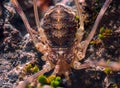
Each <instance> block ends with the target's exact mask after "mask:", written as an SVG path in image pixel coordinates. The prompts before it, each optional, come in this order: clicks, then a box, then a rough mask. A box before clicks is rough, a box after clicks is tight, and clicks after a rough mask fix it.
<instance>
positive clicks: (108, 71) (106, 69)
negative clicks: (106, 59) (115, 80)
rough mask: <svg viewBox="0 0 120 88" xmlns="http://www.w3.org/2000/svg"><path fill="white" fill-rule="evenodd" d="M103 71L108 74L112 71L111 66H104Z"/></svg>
mask: <svg viewBox="0 0 120 88" xmlns="http://www.w3.org/2000/svg"><path fill="white" fill-rule="evenodd" d="M104 72H105V73H106V74H107V75H109V74H111V73H112V70H111V68H109V67H107V68H105V70H104Z"/></svg>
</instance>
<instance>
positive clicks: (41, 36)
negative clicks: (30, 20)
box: [33, 0, 47, 46]
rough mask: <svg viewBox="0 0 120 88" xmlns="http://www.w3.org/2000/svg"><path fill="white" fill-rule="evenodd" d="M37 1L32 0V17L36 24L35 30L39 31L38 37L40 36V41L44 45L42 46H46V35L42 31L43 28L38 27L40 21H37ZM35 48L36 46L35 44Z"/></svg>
mask: <svg viewBox="0 0 120 88" xmlns="http://www.w3.org/2000/svg"><path fill="white" fill-rule="evenodd" d="M36 3H37V1H36V0H33V7H34V15H35V22H36V25H37V29H38V31H39V36H40V40H41V41H42V42H43V43H44V44H47V38H46V35H45V33H44V30H43V28H41V26H40V20H39V15H38V8H37V4H36ZM36 46H37V44H36Z"/></svg>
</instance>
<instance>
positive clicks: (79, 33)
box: [74, 0, 85, 42]
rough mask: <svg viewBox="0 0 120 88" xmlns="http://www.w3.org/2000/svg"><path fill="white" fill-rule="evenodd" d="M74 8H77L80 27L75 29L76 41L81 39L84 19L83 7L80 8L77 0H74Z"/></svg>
mask: <svg viewBox="0 0 120 88" xmlns="http://www.w3.org/2000/svg"><path fill="white" fill-rule="evenodd" d="M74 2H75V5H76V8H77V14H78V16H79V18H80V27H79V28H78V30H77V33H76V39H77V41H78V42H80V41H81V40H82V37H83V35H84V20H85V18H84V17H83V14H82V13H83V9H82V5H80V4H79V1H78V0H74Z"/></svg>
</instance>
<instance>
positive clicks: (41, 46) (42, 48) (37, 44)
mask: <svg viewBox="0 0 120 88" xmlns="http://www.w3.org/2000/svg"><path fill="white" fill-rule="evenodd" d="M11 2H12V4H13V5H14V7H15V8H16V10H17V12H18V13H19V15H20V17H21V18H22V20H23V22H24V25H25V27H26V29H27V31H28V33H29V34H30V37H31V39H32V41H33V43H34V45H35V47H36V48H37V49H38V50H39V51H40V52H43V51H45V50H46V49H48V47H47V46H46V45H45V43H46V42H45V41H46V40H47V39H46V36H45V34H44V31H43V29H42V28H40V27H39V26H38V28H39V31H40V37H41V38H40V39H39V40H40V41H39V40H38V39H37V38H36V37H35V36H34V35H33V32H32V30H33V29H32V28H31V27H30V25H29V22H28V20H27V18H26V16H25V14H24V12H23V10H22V8H21V6H20V5H19V3H18V2H17V0H11ZM34 3H35V1H34ZM35 6H36V5H35ZM35 6H34V7H35ZM35 8H37V7H35ZM35 14H37V9H36V10H35ZM35 18H36V19H38V17H37V16H35ZM36 21H37V20H36ZM37 25H39V21H37Z"/></svg>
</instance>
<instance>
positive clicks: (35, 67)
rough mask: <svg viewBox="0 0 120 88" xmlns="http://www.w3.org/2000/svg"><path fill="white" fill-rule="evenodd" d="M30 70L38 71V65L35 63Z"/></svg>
mask: <svg viewBox="0 0 120 88" xmlns="http://www.w3.org/2000/svg"><path fill="white" fill-rule="evenodd" d="M31 71H32V72H33V73H36V72H39V71H40V70H39V68H38V66H37V65H35V66H34V67H33V68H31Z"/></svg>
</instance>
